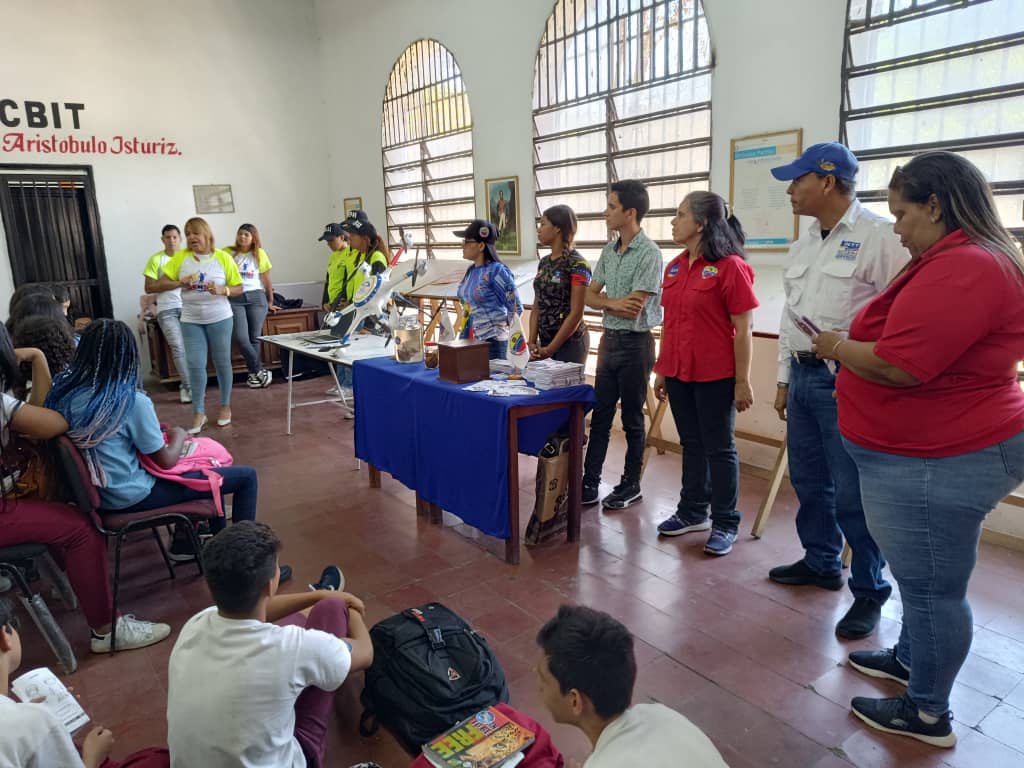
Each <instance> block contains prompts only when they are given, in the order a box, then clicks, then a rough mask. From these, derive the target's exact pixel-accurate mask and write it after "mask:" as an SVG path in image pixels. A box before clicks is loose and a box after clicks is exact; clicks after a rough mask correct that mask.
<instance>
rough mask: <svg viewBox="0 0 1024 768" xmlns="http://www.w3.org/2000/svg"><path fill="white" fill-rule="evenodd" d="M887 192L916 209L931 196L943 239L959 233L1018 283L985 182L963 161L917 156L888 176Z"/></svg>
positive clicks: (1015, 253)
mask: <svg viewBox="0 0 1024 768" xmlns="http://www.w3.org/2000/svg"><path fill="white" fill-rule="evenodd" d="M889 190H890V191H892V192H895V193H896V194H898V195H899V196H900V197H902V198H903V199H904V200H905V201H907V202H908V203H915V204H917V205H924V204H925V203H927V202H928V201H929V200H930V199H931V197H932V195H935V198H936V199H937V200H938V203H939V210H941V211H942V223H943V225H944V226H945V227H946V234H949V233H950V232H953V231H955V230H957V229H962V230H963V231H964V234H965V235H967V237H968V239H969V240H970V241H971V242H972V243H974V244H975V245H979V246H981V247H982V248H984V249H985V250H986V251H989V252H990V253H992V254H994V255H995V256H997V257H1000V258H1001V259H1002V261H1003V264H1004V266H1005V267H1006V268H1007V269H1008V271H1012V274H1014V275H1015V277H1017V279H1024V262H1022V260H1021V253H1020V247H1019V246H1018V245H1017V243H1016V242H1015V241H1014V239H1013V237H1011V236H1010V233H1009V232H1007V231H1006V228H1005V227H1004V226H1003V223H1002V221H1001V220H1000V218H999V212H998V211H997V210H996V204H995V200H994V199H993V198H992V190H991V188H990V187H989V185H988V180H987V179H986V178H985V176H984V174H982V172H981V171H980V170H978V167H977V166H976V165H974V164H973V163H972V162H970V161H969V160H966V159H965V158H963V157H961V156H960V155H955V154H953V153H952V152H923V153H921V154H920V155H915V156H914V157H913V158H912V159H911V160H910V162H909V163H907V164H906V165H904V166H898V167H897V168H896V170H895V171H893V174H892V179H891V180H890V181H889Z"/></svg>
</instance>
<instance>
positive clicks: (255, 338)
mask: <svg viewBox="0 0 1024 768" xmlns="http://www.w3.org/2000/svg"><path fill="white" fill-rule="evenodd" d="M230 301H231V312H232V313H233V315H234V320H233V327H234V337H235V343H237V344H238V349H239V350H241V352H242V357H244V358H245V367H246V368H248V369H249V373H259V372H260V371H261V370H263V362H262V361H261V360H260V340H259V337H260V336H261V335H263V321H264V320H266V319H267V294H266V293H264V292H263V291H246V292H245V293H243V294H242V295H241V296H232V297H231V299H230Z"/></svg>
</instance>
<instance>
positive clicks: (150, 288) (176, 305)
mask: <svg viewBox="0 0 1024 768" xmlns="http://www.w3.org/2000/svg"><path fill="white" fill-rule="evenodd" d="M160 240H161V241H162V242H163V244H164V249H163V250H162V251H157V252H156V253H154V254H153V255H152V256H150V257H149V261H147V262H146V268H145V269H144V270H142V276H143V277H145V278H146V293H155V294H156V321H157V323H158V324H159V326H160V330H161V331H163V334H164V340H165V341H166V342H167V346H168V347H170V349H171V357H172V358H173V360H174V367H175V368H177V369H178V375H179V376H180V377H181V389H180V390H179V397H180V398H181V402H183V403H191V402H192V387H191V386H190V385H189V383H188V362H187V361H186V360H185V342H184V341H182V339H181V286H180V285H179V286H177V287H175V288H166V287H165V288H160V287H159V283H160V277H161V276H162V275H163V273H164V265H165V264H166V263H167V262H168V261H170V260H171V257H172V256H174V254H175V253H177V252H178V250H179V249H180V247H181V230H180V229H178V227H177V226H176V225H174V224H167V225H166V226H165V227H164V228H163V229H162V230H160Z"/></svg>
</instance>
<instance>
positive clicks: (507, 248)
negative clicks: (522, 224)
mask: <svg viewBox="0 0 1024 768" xmlns="http://www.w3.org/2000/svg"><path fill="white" fill-rule="evenodd" d="M484 195H485V196H486V199H487V218H488V219H490V220H491V222H493V223H494V225H495V226H496V227H497V228H498V242H497V244H496V248H497V251H498V253H499V254H501V255H503V256H518V255H519V251H520V248H519V177H518V176H505V177H503V178H499V179H486V180H485V181H484Z"/></svg>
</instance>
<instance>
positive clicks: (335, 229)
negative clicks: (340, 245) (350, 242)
mask: <svg viewBox="0 0 1024 768" xmlns="http://www.w3.org/2000/svg"><path fill="white" fill-rule="evenodd" d="M344 236H345V230H344V229H343V228H342V226H341V224H327V225H326V226H324V233H323V234H322V235H320V237H318V238H317V242H320V241H321V240H333V239H334V238H336V237H344Z"/></svg>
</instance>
